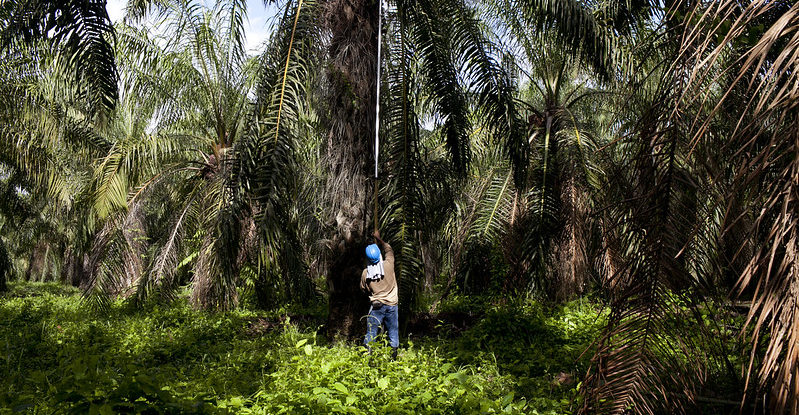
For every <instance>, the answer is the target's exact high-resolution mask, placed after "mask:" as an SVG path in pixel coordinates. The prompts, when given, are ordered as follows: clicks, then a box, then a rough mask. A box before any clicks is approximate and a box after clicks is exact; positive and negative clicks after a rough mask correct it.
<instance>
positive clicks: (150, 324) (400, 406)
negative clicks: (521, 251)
mask: <svg viewBox="0 0 799 415" xmlns="http://www.w3.org/2000/svg"><path fill="white" fill-rule="evenodd" d="M481 307H482V308H481V310H478V311H479V312H480V313H481V315H482V318H481V319H479V320H478V321H477V322H476V324H475V325H474V326H472V327H471V328H468V329H467V330H465V331H463V332H462V333H458V334H457V335H456V336H451V335H450V333H448V332H447V322H446V321H442V322H441V324H440V327H439V329H440V330H437V334H438V335H436V336H432V337H431V336H426V337H414V338H413V339H414V340H413V341H406V344H404V345H403V348H402V350H401V352H400V356H399V359H398V361H395V362H394V361H391V360H390V359H389V351H388V350H387V348H385V347H377V348H376V351H375V353H374V355H373V356H371V359H370V357H369V356H366V355H364V354H363V349H362V348H361V347H359V346H357V345H352V344H346V343H341V342H340V343H336V344H328V343H327V342H326V341H325V339H324V337H323V336H321V335H318V334H317V328H318V327H316V326H314V324H313V321H317V320H313V319H311V320H306V321H305V322H304V324H300V325H297V324H294V323H292V322H291V319H285V318H284V319H283V321H282V322H278V321H279V320H278V317H279V316H277V315H274V314H272V315H270V314H266V313H264V312H255V311H248V310H238V311H234V312H228V313H215V314H211V313H205V312H197V311H194V310H191V309H190V307H188V305H187V304H186V303H185V302H182V301H178V302H176V303H175V304H172V305H170V306H152V307H151V308H148V309H147V310H135V309H131V308H129V307H127V306H126V305H124V304H122V303H116V304H114V305H113V306H112V308H111V309H110V310H109V311H107V312H105V313H103V314H94V313H92V312H90V311H88V310H87V309H86V308H85V307H83V306H82V305H81V303H80V296H79V293H78V292H76V291H75V290H72V289H68V288H64V287H62V286H59V285H53V284H27V283H26V284H22V283H16V284H11V288H10V292H9V293H6V294H4V295H3V297H2V299H0V408H4V409H0V413H15V412H22V413H97V414H106V413H109V414H110V413H153V414H157V413H243V414H248V413H257V414H275V413H320V414H321V413H353V414H366V413H388V414H392V413H394V414H400V413H431V414H435V413H441V414H460V413H463V414H471V413H526V414H529V413H532V414H535V413H540V414H560V413H572V412H573V411H574V410H575V409H576V408H577V407H578V406H579V403H580V402H579V398H578V395H577V390H578V386H579V377H580V376H581V375H582V374H584V373H585V369H586V367H587V366H586V365H587V359H588V357H590V355H591V353H590V352H589V353H585V354H584V355H583V351H585V349H586V348H587V347H589V345H590V344H591V341H592V339H594V338H595V337H596V334H597V332H598V330H600V328H601V326H602V324H603V323H604V314H602V313H599V312H598V310H597V308H596V307H595V306H594V305H593V304H591V303H588V302H573V303H570V304H567V305H566V306H560V307H555V308H546V309H545V308H544V307H541V306H540V305H538V304H536V303H533V302H529V301H528V302H519V303H516V304H508V305H503V306H491V305H485V304H482V305H481ZM317 317H319V316H317ZM295 320H297V319H296V318H295ZM264 321H270V322H273V324H271V325H270V324H266V325H264V324H260V323H262V322H264ZM259 322H260V323H259ZM309 322H310V323H309ZM370 363H371V364H370Z"/></svg>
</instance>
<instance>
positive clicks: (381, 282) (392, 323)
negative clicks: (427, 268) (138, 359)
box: [361, 230, 399, 360]
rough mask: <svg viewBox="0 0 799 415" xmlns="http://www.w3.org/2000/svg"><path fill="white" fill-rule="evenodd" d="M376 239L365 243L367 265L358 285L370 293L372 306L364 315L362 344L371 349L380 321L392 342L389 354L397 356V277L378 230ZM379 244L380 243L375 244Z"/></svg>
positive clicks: (389, 247)
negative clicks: (382, 254)
mask: <svg viewBox="0 0 799 415" xmlns="http://www.w3.org/2000/svg"><path fill="white" fill-rule="evenodd" d="M374 237H375V241H376V242H377V243H375V244H371V245H369V246H367V247H366V259H367V261H368V263H369V264H368V265H367V267H366V269H365V270H363V274H361V289H362V290H364V291H365V292H366V293H367V294H369V301H370V302H371V303H372V307H371V308H370V309H369V315H368V316H367V318H366V321H367V323H366V338H364V340H363V344H364V346H366V348H367V350H369V351H370V352H371V348H370V347H369V343H371V342H372V341H373V340H374V339H375V337H376V336H377V330H378V329H379V328H380V325H381V324H385V325H386V331H387V332H388V343H389V345H390V346H391V349H392V351H391V358H392V359H393V360H396V359H397V348H398V347H399V323H398V318H397V302H398V299H399V296H398V294H397V278H396V277H395V275H394V251H393V250H392V249H391V245H389V244H387V243H386V242H384V241H383V240H382V239H380V231H377V230H376V231H375V233H374ZM378 244H379V245H380V246H379V247H378ZM380 248H383V252H385V259H383V257H382V256H381V255H380Z"/></svg>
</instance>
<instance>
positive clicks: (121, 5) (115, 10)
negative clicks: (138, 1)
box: [105, 0, 128, 23]
mask: <svg viewBox="0 0 799 415" xmlns="http://www.w3.org/2000/svg"><path fill="white" fill-rule="evenodd" d="M127 5H128V2H127V0H108V2H107V3H106V5H105V9H106V10H107V11H108V17H109V18H111V22H113V23H116V22H118V21H120V20H122V19H123V18H124V17H125V7H127Z"/></svg>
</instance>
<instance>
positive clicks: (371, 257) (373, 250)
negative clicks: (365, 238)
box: [366, 244, 380, 264]
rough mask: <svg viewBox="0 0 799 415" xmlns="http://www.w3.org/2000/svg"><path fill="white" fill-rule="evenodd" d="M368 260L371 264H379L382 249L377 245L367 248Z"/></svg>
mask: <svg viewBox="0 0 799 415" xmlns="http://www.w3.org/2000/svg"><path fill="white" fill-rule="evenodd" d="M366 259H367V260H368V261H369V263H370V264H377V263H378V262H380V248H378V247H377V245H376V244H371V245H369V246H367V247H366Z"/></svg>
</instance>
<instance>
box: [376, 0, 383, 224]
mask: <svg viewBox="0 0 799 415" xmlns="http://www.w3.org/2000/svg"><path fill="white" fill-rule="evenodd" d="M377 10H378V11H377V16H378V17H377V78H376V82H375V83H376V84H377V94H376V95H377V96H376V98H375V191H374V222H375V226H374V227H375V232H377V190H378V189H379V188H380V178H379V176H378V169H377V166H378V158H379V157H378V155H379V153H380V50H381V46H382V44H383V36H382V35H383V0H377Z"/></svg>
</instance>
